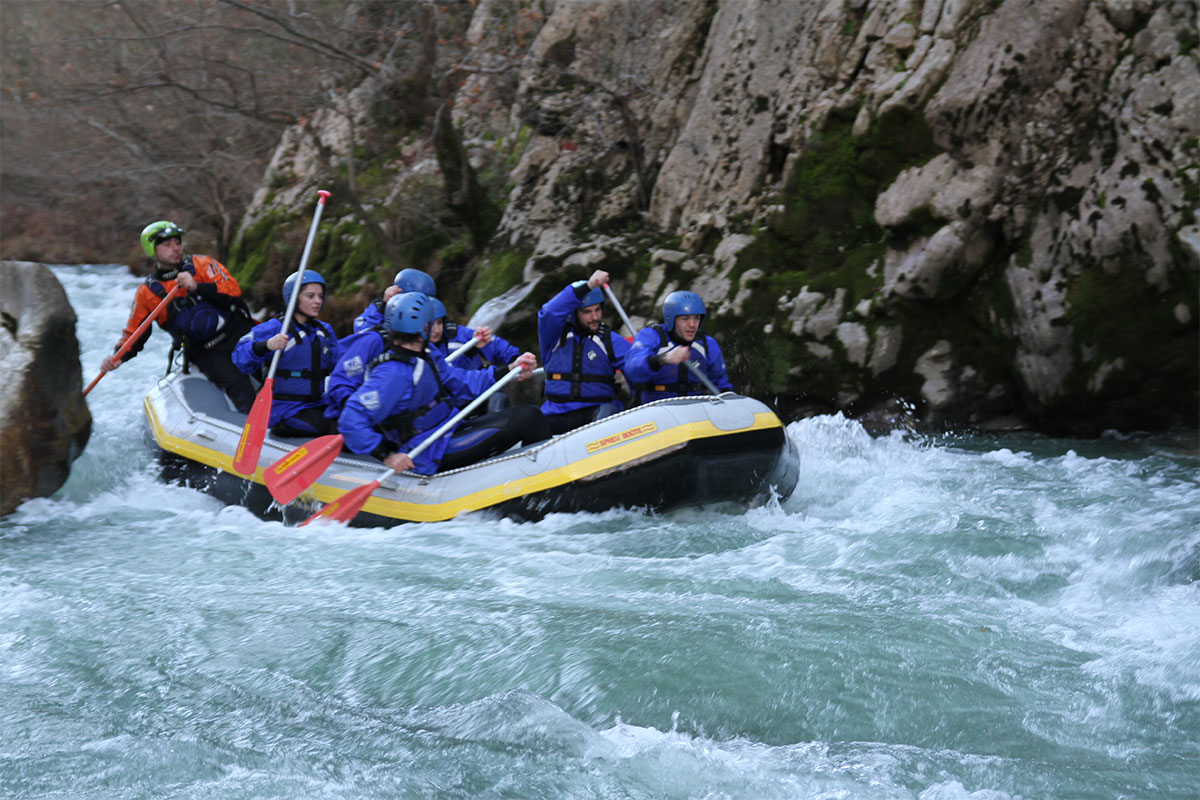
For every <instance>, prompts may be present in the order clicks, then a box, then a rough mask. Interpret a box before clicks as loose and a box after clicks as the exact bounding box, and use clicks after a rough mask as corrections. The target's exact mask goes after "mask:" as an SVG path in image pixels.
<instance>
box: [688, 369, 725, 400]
mask: <svg viewBox="0 0 1200 800" xmlns="http://www.w3.org/2000/svg"><path fill="white" fill-rule="evenodd" d="M683 363H685V364H687V367H688V369H690V370H691V371H692V374H693V375H695V376H696V380H698V381H700V382H701V383H703V384H704V388H705V389H708V390H709V391H710V392H712V393H713V395H714V396H715V397H716V398H717V399H718V400H720V401H721V402H722V403H724V402H725V400H724V399H722V397H721V390H720V389H718V388H717V387H716V385H715V384H713V382H712V381H711V380H709V379H708V376H707V375H705V374H704V373H703V372H701V371H700V368H699V367H697V366H696V364H695V362H693V361H692V360H691V359H690V358H689V359H688V360H687V361H684V362H683Z"/></svg>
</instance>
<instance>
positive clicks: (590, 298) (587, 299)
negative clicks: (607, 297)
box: [571, 281, 604, 308]
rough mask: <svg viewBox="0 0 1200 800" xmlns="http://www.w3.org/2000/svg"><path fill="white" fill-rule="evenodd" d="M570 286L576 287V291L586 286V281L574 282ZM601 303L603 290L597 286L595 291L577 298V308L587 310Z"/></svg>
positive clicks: (592, 290)
mask: <svg viewBox="0 0 1200 800" xmlns="http://www.w3.org/2000/svg"><path fill="white" fill-rule="evenodd" d="M571 286H573V287H576V289H577V290H578V289H580V288H583V287H584V286H587V281H575V282H574V283H573V284H571ZM603 302H604V289H602V288H601V287H599V286H597V287H596V288H595V289H591V290H589V291H588V293H587V294H585V295H584V296H583V297H581V298H579V307H580V308H587V307H588V306H594V305H596V304H597V303H603Z"/></svg>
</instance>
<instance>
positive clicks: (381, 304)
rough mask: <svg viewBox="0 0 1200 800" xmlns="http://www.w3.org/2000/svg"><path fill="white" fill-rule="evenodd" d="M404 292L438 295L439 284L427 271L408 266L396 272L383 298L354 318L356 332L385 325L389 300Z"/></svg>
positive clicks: (372, 302) (372, 303)
mask: <svg viewBox="0 0 1200 800" xmlns="http://www.w3.org/2000/svg"><path fill="white" fill-rule="evenodd" d="M404 292H422V293H423V294H427V295H429V296H430V297H437V284H435V283H434V281H433V278H432V277H431V276H430V275H429V273H427V272H422V271H421V270H419V269H413V268H412V267H406V268H404V269H402V270H400V271H399V272H397V273H396V280H395V281H394V282H393V283H392V285H391V286H389V287H388V288H387V289H386V290H385V291H384V293H383V299H382V300H372V301H371V302H370V303H367V307H366V308H364V309H363V310H362V313H361V314H359V315H358V316H357V317H355V318H354V332H355V333H359V332H361V331H365V330H367V329H368V328H375V327H378V326H380V325H383V312H384V310H385V309H386V308H387V302H388V300H391V299H392V298H393V297H395V296H396V295H398V294H402V293H404Z"/></svg>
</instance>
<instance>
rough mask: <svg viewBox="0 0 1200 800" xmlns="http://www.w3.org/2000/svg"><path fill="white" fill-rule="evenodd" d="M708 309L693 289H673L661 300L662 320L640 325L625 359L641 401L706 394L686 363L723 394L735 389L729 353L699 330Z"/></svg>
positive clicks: (627, 371) (636, 395)
mask: <svg viewBox="0 0 1200 800" xmlns="http://www.w3.org/2000/svg"><path fill="white" fill-rule="evenodd" d="M706 314H707V311H706V310H705V308H704V301H703V300H702V299H701V298H700V295H698V294H696V293H695V292H686V291H682V292H671V293H670V294H669V295H667V299H666V300H665V301H663V324H662V325H651V326H649V327H647V328H642V330H641V331H639V332H638V335H637V337H636V338H634V340H633V348H632V349H631V350H630V351H629V355H628V356H626V357H625V377H626V378H627V379H628V380H629V381H630V383H631V384H632V385H633V393H634V397H635V398H636V400H637V402H638V403H649V402H651V401H652V400H661V399H663V398H664V397H679V396H681V395H689V394H705V392H706V389H705V387H704V384H703V383H702V382H701V381H700V379H699V378H697V377H696V376H695V375H694V374H693V373H692V370H691V369H689V368H688V365H687V364H686V363H685V362H687V361H690V362H691V363H692V365H693V368H695V369H698V370H699V371H700V372H701V373H703V374H704V375H706V376H707V377H708V379H709V380H710V381H712V383H713V385H714V386H716V387H717V389H719V390H720V391H722V392H729V391H733V385H732V384H731V383H730V382H729V377H728V376H727V375H726V374H725V357H724V356H722V355H721V347H720V345H718V344H717V340H716V339H714V338H712V337H711V336H707V335H705V334H702V333H700V326H701V325H702V324H703V323H704V317H705V315H706Z"/></svg>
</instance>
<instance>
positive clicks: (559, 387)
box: [545, 323, 617, 404]
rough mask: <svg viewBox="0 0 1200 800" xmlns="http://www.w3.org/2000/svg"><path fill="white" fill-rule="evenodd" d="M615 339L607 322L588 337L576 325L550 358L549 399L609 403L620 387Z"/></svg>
mask: <svg viewBox="0 0 1200 800" xmlns="http://www.w3.org/2000/svg"><path fill="white" fill-rule="evenodd" d="M613 336H615V334H613V333H612V332H611V331H610V330H609V329H608V326H607V325H604V324H603V323H602V324H601V325H600V329H599V330H598V331H597V332H596V333H594V334H592V335H591V336H587V335H584V334H582V332H581V331H579V329H578V328H577V327H576V326H574V325H572V326H571V327H569V328H567V329H566V330H564V331H563V334H562V337H561V338H560V339H559V342H558V345H557V346H555V347H554V348H553V349H551V351H550V354H549V355H547V356H546V363H545V368H546V398H547V399H549V400H557V401H559V402H568V401H572V402H573V401H583V402H584V403H592V404H594V403H605V402H609V401H611V400H612V399H613V397H614V395H615V386H616V363H617V354H616V352H615V349H614V347H613V342H612V337H613Z"/></svg>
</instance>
